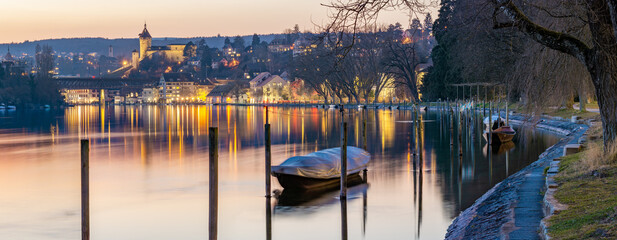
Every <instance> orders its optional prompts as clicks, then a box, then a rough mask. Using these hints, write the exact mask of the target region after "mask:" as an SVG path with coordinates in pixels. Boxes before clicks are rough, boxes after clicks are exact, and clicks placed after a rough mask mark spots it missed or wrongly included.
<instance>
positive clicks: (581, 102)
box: [578, 90, 587, 112]
mask: <svg viewBox="0 0 617 240" xmlns="http://www.w3.org/2000/svg"><path fill="white" fill-rule="evenodd" d="M586 95H587V94H585V91H584V90H579V94H578V107H579V110H580V111H581V112H585V111H587V108H586V107H585V104H587V96H586Z"/></svg>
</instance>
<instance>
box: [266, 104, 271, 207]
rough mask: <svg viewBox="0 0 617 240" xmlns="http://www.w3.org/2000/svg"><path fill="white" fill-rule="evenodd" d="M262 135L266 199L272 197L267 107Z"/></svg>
mask: <svg viewBox="0 0 617 240" xmlns="http://www.w3.org/2000/svg"><path fill="white" fill-rule="evenodd" d="M264 135H265V144H266V146H265V150H266V161H265V164H266V197H271V196H272V188H271V184H272V183H271V182H272V178H271V177H270V174H271V172H272V142H271V141H272V140H271V138H270V136H271V135H270V123H269V120H268V106H266V124H265V125H264Z"/></svg>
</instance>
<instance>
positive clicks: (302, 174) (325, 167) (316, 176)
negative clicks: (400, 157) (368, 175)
mask: <svg viewBox="0 0 617 240" xmlns="http://www.w3.org/2000/svg"><path fill="white" fill-rule="evenodd" d="M370 159H371V156H370V155H369V153H368V152H366V151H364V150H362V149H360V148H357V147H347V180H348V181H347V183H348V185H354V184H357V183H361V182H362V178H361V177H360V175H359V172H360V171H362V170H364V169H366V166H367V165H368V162H369V161H370ZM272 175H274V176H275V177H276V178H277V179H278V181H279V183H280V184H281V186H283V188H285V189H286V190H287V189H290V190H291V189H293V190H299V191H308V190H311V191H312V190H327V189H333V188H337V187H339V186H340V177H341V148H340V147H339V148H330V149H325V150H321V151H317V152H313V153H309V154H307V155H304V156H294V157H291V158H288V159H287V160H285V161H284V162H283V163H281V164H280V165H278V166H272Z"/></svg>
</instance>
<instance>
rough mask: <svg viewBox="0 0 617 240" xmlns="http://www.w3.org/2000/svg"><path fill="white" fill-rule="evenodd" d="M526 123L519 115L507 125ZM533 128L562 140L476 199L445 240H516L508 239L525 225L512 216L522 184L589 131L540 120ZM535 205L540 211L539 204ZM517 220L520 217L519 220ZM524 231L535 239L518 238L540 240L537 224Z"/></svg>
mask: <svg viewBox="0 0 617 240" xmlns="http://www.w3.org/2000/svg"><path fill="white" fill-rule="evenodd" d="M529 120H530V119H529V118H526V117H524V116H522V115H518V114H517V115H511V116H510V121H512V122H513V123H514V124H517V125H525V124H529V123H531V122H530V121H529ZM535 127H536V128H540V129H544V130H546V131H549V132H553V133H555V134H557V135H561V136H562V138H561V140H559V142H557V143H556V144H554V145H553V146H551V147H549V148H547V149H546V150H545V151H544V152H543V153H542V154H541V155H540V156H539V158H538V160H536V161H535V162H533V163H531V164H530V165H529V166H527V167H525V168H523V169H521V170H520V171H518V172H517V173H515V174H513V175H511V176H509V177H508V178H506V179H504V180H503V181H501V182H500V183H497V184H496V185H495V186H494V187H493V188H491V189H490V190H488V191H487V192H486V193H485V194H484V195H482V196H481V197H480V198H478V199H477V200H476V201H475V202H474V204H473V205H472V206H471V207H469V208H467V209H465V210H464V211H462V212H461V213H460V214H459V215H458V217H456V218H455V219H454V220H453V221H452V223H451V224H450V226H449V227H448V230H447V233H446V236H445V239H500V238H503V237H504V236H508V237H507V238H516V236H510V235H511V234H514V235H518V234H521V233H518V232H517V231H518V230H521V229H523V228H524V227H521V224H524V222H523V221H519V222H517V221H516V219H517V216H516V214H515V213H516V212H519V211H518V209H516V208H517V206H518V204H519V201H520V200H519V199H520V197H521V196H522V194H521V193H519V191H521V190H522V191H524V190H525V189H524V187H526V186H523V185H524V183H525V184H526V181H529V180H528V178H532V177H534V176H535V177H538V176H537V174H538V169H540V170H542V171H543V170H544V168H545V167H548V166H549V165H550V163H551V162H552V161H553V159H555V158H559V157H561V156H562V155H563V149H564V147H565V146H566V145H567V144H570V143H573V142H578V139H579V138H580V137H582V136H583V134H584V133H585V132H586V131H587V129H588V128H589V127H588V125H586V124H580V123H572V122H569V121H563V120H553V119H546V118H542V120H541V121H540V122H538V123H537V124H536V126H535ZM534 174H535V175H534ZM537 180H539V179H537ZM534 181H535V180H534ZM544 182H545V180H544V178H543V177H542V180H541V181H540V182H539V183H540V184H541V185H542V186H543V185H544ZM536 184H538V183H536ZM538 195H541V196H542V197H543V195H544V194H539V193H538ZM525 197H527V196H525ZM538 204H539V205H540V207H541V208H543V203H542V202H539V203H538ZM519 213H520V212H519ZM543 215H544V214H542V216H539V220H541V219H542V218H544V216H543ZM537 217H538V216H536V218H537ZM520 218H523V217H522V216H520ZM522 220H527V219H522ZM534 225H535V224H534ZM526 227H527V230H531V229H534V230H535V231H534V232H536V234H535V236H533V235H531V236H530V235H529V231H527V235H525V234H524V233H523V235H518V236H522V237H523V239H528V238H529V237H536V238H538V239H539V238H540V237H541V235H540V233H541V231H540V224H538V225H537V226H526Z"/></svg>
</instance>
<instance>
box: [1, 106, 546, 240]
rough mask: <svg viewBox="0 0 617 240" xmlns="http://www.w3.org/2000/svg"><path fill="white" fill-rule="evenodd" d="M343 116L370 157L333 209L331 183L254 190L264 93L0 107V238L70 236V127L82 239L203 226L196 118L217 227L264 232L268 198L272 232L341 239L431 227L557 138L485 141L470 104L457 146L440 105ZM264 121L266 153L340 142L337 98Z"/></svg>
mask: <svg viewBox="0 0 617 240" xmlns="http://www.w3.org/2000/svg"><path fill="white" fill-rule="evenodd" d="M345 119H346V121H347V122H348V123H349V140H348V141H349V144H350V145H354V146H359V147H363V145H364V141H363V138H362V119H366V120H367V138H366V139H367V140H366V145H367V148H368V151H369V152H370V153H371V156H372V159H371V162H370V164H369V167H368V172H367V182H368V183H367V184H362V185H358V186H354V187H352V188H350V189H349V192H350V193H349V196H348V200H347V202H346V216H343V215H344V213H345V211H342V210H341V207H342V204H341V202H340V201H339V199H338V195H339V193H338V191H334V192H328V193H322V194H319V195H317V196H310V197H306V196H294V197H295V200H294V201H279V200H278V199H277V198H272V200H271V201H268V200H266V198H265V197H264V195H265V192H264V191H265V190H264V188H265V187H264V186H265V184H264V154H265V153H264V130H263V125H264V122H265V121H264V120H265V116H264V108H263V107H245V106H228V107H226V106H126V107H125V106H107V107H104V108H99V107H98V106H75V107H69V108H66V109H63V110H59V111H54V110H52V111H34V112H19V111H17V112H0V152H1V154H0V190H1V192H2V193H1V194H0V239H79V238H80V236H81V232H80V231H81V227H80V220H81V216H80V155H79V149H80V148H79V139H82V138H87V139H90V144H91V146H90V149H91V150H90V216H91V221H90V222H91V236H92V239H205V238H207V236H208V128H209V127H218V128H219V143H220V149H219V214H218V216H219V223H218V224H219V227H218V236H219V239H267V234H266V233H267V226H266V218H267V214H266V212H267V211H269V210H270V211H271V212H272V215H271V223H272V224H271V229H270V230H271V234H272V239H341V238H342V234H343V233H342V224H343V223H342V222H341V220H342V219H346V220H347V221H346V225H347V228H348V229H347V235H348V237H349V239H441V238H443V237H444V235H445V233H446V229H447V227H448V226H449V224H450V223H451V221H452V220H453V219H454V218H455V217H456V216H457V215H458V214H459V212H460V211H462V210H464V209H465V208H467V207H469V206H471V205H472V204H473V202H474V201H475V200H476V199H477V198H478V197H480V196H481V195H482V194H483V193H484V192H486V191H487V190H488V189H490V188H491V187H492V186H494V185H495V184H496V183H498V182H500V181H501V180H503V179H504V178H506V177H507V176H508V175H510V174H513V173H515V172H516V171H518V170H519V169H521V168H523V167H525V166H526V165H528V164H529V163H531V162H533V161H535V160H536V159H537V157H538V156H539V154H541V153H542V152H543V151H544V150H545V149H546V148H547V147H549V146H550V145H552V144H554V143H556V142H557V141H558V137H557V136H554V135H551V134H548V133H544V132H542V131H535V130H533V129H517V130H518V134H517V136H516V138H515V139H514V144H512V145H508V146H504V145H502V146H501V147H500V148H495V149H491V150H490V152H489V153H488V154H487V151H489V150H488V149H487V147H486V143H485V142H484V140H483V139H482V137H481V135H480V132H481V128H480V120H479V119H481V117H480V115H478V116H477V117H476V118H475V121H474V122H473V124H463V126H462V129H463V131H462V132H461V133H462V135H461V141H462V145H461V147H462V150H463V156H462V159H459V154H458V151H459V144H458V138H456V136H457V132H458V130H457V129H458V127H457V125H454V130H453V134H454V136H455V140H454V141H453V145H450V137H451V132H450V124H449V122H448V119H449V118H448V117H447V116H445V115H442V114H441V113H440V112H439V111H429V112H428V113H421V116H420V121H421V124H420V128H419V131H412V129H414V125H413V121H412V120H413V116H412V114H411V111H399V110H387V109H386V110H368V111H366V112H364V113H362V112H360V111H358V110H356V109H350V110H348V111H346V113H345ZM454 119H456V118H454ZM269 121H270V123H271V125H272V127H271V128H272V162H273V164H274V165H276V164H279V163H281V162H283V161H284V160H285V159H286V158H288V157H291V156H295V155H302V154H307V153H310V152H313V151H316V150H320V149H324V148H329V147H337V146H339V138H340V125H339V123H340V121H341V115H340V112H338V110H324V109H317V108H284V107H270V109H269ZM466 125H470V127H467V126H466ZM471 126H473V127H471ZM416 133H418V134H416ZM414 140H417V141H414ZM416 142H417V143H418V144H415V143H416ZM416 147H418V149H420V150H419V151H417V153H418V154H416V155H414V153H416V151H415V150H414V149H415V148H416ZM272 181H273V189H274V191H275V192H276V194H278V193H280V191H281V190H282V188H281V187H280V185H279V184H278V182H277V181H276V179H275V178H273V179H272Z"/></svg>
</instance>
